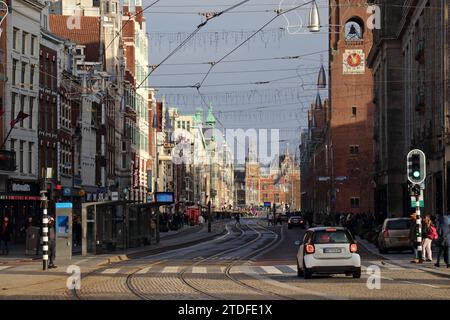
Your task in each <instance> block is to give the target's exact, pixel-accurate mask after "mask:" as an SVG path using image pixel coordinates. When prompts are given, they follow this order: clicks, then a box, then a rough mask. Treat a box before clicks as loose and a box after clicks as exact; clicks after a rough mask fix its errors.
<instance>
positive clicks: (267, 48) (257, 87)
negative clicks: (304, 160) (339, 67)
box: [143, 0, 328, 150]
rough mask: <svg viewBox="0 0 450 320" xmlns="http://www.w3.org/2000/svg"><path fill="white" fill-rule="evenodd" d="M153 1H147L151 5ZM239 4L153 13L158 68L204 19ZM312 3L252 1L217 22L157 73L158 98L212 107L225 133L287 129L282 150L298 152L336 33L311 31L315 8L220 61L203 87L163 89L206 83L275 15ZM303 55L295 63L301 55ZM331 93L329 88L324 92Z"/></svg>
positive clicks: (177, 1)
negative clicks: (311, 13)
mask: <svg viewBox="0 0 450 320" xmlns="http://www.w3.org/2000/svg"><path fill="white" fill-rule="evenodd" d="M152 2H153V0H144V1H143V7H145V6H146V5H149V4H150V3H152ZM239 2H240V1H239V0H195V1H194V0H162V1H160V2H159V3H158V4H157V5H155V6H154V7H152V8H150V9H149V10H147V13H146V17H147V24H148V26H147V32H148V34H149V38H150V64H152V65H157V64H158V63H160V62H161V61H162V60H163V59H164V58H165V57H167V55H168V54H169V53H170V52H171V51H172V50H173V49H174V48H175V47H177V46H178V45H179V44H180V43H181V41H183V40H184V39H185V38H186V37H187V36H188V35H189V34H190V33H191V32H192V31H194V30H195V29H196V27H197V26H198V25H199V24H200V23H201V22H203V21H204V18H203V17H202V16H201V15H200V14H201V13H205V12H220V11H222V10H224V9H226V8H228V7H230V6H232V5H234V4H236V3H239ZM305 2H306V1H304V0H280V1H278V0H252V1H250V2H248V3H246V4H244V5H242V6H240V7H239V8H236V9H234V10H232V11H230V12H228V13H226V14H223V15H221V16H220V17H217V18H214V19H212V20H210V21H209V22H208V23H207V25H206V26H205V27H203V28H202V29H201V30H200V31H199V33H198V34H197V35H196V36H195V37H194V38H192V39H191V40H190V41H189V42H188V43H187V44H186V45H185V46H184V47H183V48H182V49H181V50H179V51H178V52H177V53H176V54H175V55H173V56H172V57H171V58H170V59H169V60H168V61H167V62H165V63H164V64H162V65H161V66H160V67H159V68H158V69H157V70H155V72H154V73H153V74H152V75H151V76H150V78H149V79H150V80H149V81H150V84H151V86H154V87H157V88H158V96H159V97H160V98H161V97H163V96H165V97H166V100H167V101H168V102H169V103H170V105H171V106H174V107H177V108H179V110H181V111H182V112H183V113H192V112H193V110H195V108H196V107H203V108H205V102H206V103H207V104H209V103H211V104H212V105H213V107H214V112H215V114H216V116H217V117H218V118H219V125H218V126H219V128H222V126H224V127H226V128H243V129H247V128H255V129H258V128H267V129H271V128H273V129H279V130H280V140H281V141H280V149H281V150H284V148H285V146H286V143H288V144H289V148H290V149H291V150H295V149H298V145H299V143H300V140H299V135H300V130H301V128H302V127H304V126H305V125H306V110H307V108H308V107H309V105H310V104H311V103H312V102H313V101H314V99H315V96H316V93H317V89H316V87H315V85H314V84H315V81H316V79H317V73H318V70H319V67H320V65H321V61H323V63H324V64H326V63H327V57H328V54H327V50H328V41H327V39H328V29H327V28H326V27H323V28H322V31H321V32H320V33H314V34H311V33H309V32H308V29H307V28H306V27H305V26H307V24H308V14H309V9H310V5H309V4H306V5H305V6H304V7H302V8H300V9H298V10H295V11H293V12H291V13H288V14H286V15H285V16H280V17H278V18H277V19H275V20H274V21H273V22H272V23H271V24H269V25H268V26H267V27H265V28H264V29H263V31H261V32H260V33H258V34H257V35H256V36H254V37H253V38H252V40H250V41H249V42H248V43H246V44H245V45H243V46H241V47H240V48H238V49H237V50H236V51H235V52H233V53H232V54H231V55H230V56H228V57H227V58H226V59H224V60H223V61H222V62H220V63H218V64H216V65H215V66H214V67H213V68H212V70H211V73H210V74H209V75H208V77H207V78H206V79H205V81H204V82H203V84H202V87H201V88H200V92H201V93H202V95H203V97H204V99H201V97H200V95H199V94H198V92H197V90H196V89H195V88H163V87H164V86H192V85H195V84H197V83H201V82H202V80H203V78H204V76H205V74H206V73H207V72H208V70H209V69H210V66H211V65H210V64H207V63H208V62H217V61H219V60H220V59H221V58H222V57H223V56H225V55H226V54H228V53H229V52H230V51H232V50H233V49H235V48H236V47H237V46H238V45H239V44H241V42H243V41H244V40H245V39H246V38H248V37H249V36H250V35H251V34H252V33H253V32H254V31H256V30H258V29H259V28H260V27H262V26H263V25H264V24H265V23H267V22H268V21H269V20H270V19H272V18H273V17H275V15H276V14H275V12H274V10H277V9H279V8H283V9H284V10H287V9H290V8H292V7H293V6H297V5H300V4H302V3H305ZM317 3H318V5H319V8H320V13H321V24H322V25H323V26H327V25H328V6H327V3H328V1H327V0H318V1H317ZM297 56H300V57H299V58H292V57H297ZM288 57H290V58H288ZM321 95H322V97H325V96H326V90H325V91H322V92H321Z"/></svg>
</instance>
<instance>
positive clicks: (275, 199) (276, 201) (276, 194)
mask: <svg viewBox="0 0 450 320" xmlns="http://www.w3.org/2000/svg"><path fill="white" fill-rule="evenodd" d="M273 202H275V203H279V202H280V195H279V194H278V193H275V194H274V196H273Z"/></svg>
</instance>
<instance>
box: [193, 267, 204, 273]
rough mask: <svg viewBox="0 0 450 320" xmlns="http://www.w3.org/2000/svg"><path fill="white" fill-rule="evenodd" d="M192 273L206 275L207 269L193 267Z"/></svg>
mask: <svg viewBox="0 0 450 320" xmlns="http://www.w3.org/2000/svg"><path fill="white" fill-rule="evenodd" d="M191 273H206V267H193V268H192V272H191Z"/></svg>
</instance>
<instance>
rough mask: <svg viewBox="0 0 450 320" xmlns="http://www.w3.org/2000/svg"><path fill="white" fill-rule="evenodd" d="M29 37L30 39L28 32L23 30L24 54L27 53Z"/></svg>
mask: <svg viewBox="0 0 450 320" xmlns="http://www.w3.org/2000/svg"><path fill="white" fill-rule="evenodd" d="M27 39H28V32H25V31H24V32H22V54H25V53H26V46H27Z"/></svg>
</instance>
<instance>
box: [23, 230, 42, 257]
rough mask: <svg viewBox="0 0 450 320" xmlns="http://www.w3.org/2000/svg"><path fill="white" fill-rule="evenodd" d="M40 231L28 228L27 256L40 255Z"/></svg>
mask: <svg viewBox="0 0 450 320" xmlns="http://www.w3.org/2000/svg"><path fill="white" fill-rule="evenodd" d="M39 230H40V229H39V228H38V227H28V229H27V238H26V241H25V254H30V255H31V254H35V255H37V254H39V244H40V237H39Z"/></svg>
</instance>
